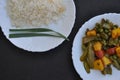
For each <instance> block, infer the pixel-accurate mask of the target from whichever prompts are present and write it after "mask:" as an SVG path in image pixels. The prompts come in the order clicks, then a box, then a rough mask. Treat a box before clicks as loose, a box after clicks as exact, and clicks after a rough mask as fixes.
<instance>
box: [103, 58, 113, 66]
mask: <svg viewBox="0 0 120 80" xmlns="http://www.w3.org/2000/svg"><path fill="white" fill-rule="evenodd" d="M102 61H103V64H104V66H107V65H109V64H111V61H110V59H109V58H107V57H106V56H104V57H103V58H102Z"/></svg>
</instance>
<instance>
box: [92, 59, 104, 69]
mask: <svg viewBox="0 0 120 80" xmlns="http://www.w3.org/2000/svg"><path fill="white" fill-rule="evenodd" d="M94 69H96V70H100V71H103V70H104V65H103V63H102V60H101V59H98V60H95V61H94Z"/></svg>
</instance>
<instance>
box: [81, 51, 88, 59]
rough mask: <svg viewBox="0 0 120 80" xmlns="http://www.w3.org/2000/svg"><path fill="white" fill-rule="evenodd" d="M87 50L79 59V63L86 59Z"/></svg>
mask: <svg viewBox="0 0 120 80" xmlns="http://www.w3.org/2000/svg"><path fill="white" fill-rule="evenodd" d="M87 54H88V53H87V50H86V51H84V52H83V54H82V56H81V57H80V61H84V60H86V59H87Z"/></svg>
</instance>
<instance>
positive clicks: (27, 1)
mask: <svg viewBox="0 0 120 80" xmlns="http://www.w3.org/2000/svg"><path fill="white" fill-rule="evenodd" d="M7 11H8V14H9V16H10V19H11V22H12V25H13V26H16V27H22V26H41V25H48V24H50V23H52V22H56V21H57V20H58V19H60V18H61V16H62V15H63V13H64V12H65V5H64V3H63V0H8V1H7Z"/></svg>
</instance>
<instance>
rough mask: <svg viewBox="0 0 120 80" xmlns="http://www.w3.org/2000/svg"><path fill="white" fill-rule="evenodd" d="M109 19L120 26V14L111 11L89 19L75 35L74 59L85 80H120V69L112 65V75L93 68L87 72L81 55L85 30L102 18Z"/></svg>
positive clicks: (75, 65)
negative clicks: (103, 73)
mask: <svg viewBox="0 0 120 80" xmlns="http://www.w3.org/2000/svg"><path fill="white" fill-rule="evenodd" d="M102 18H104V19H109V20H110V21H112V22H113V23H114V24H118V25H119V26H120V14H115V13H109V14H103V15H99V16H96V17H94V18H92V19H90V20H89V21H87V22H86V23H85V24H84V25H83V26H82V27H81V28H80V30H79V31H78V33H77V35H76V36H75V39H74V42H73V48H72V59H73V64H74V67H75V69H76V71H77V72H78V74H79V75H80V77H81V78H83V80H120V71H118V70H117V69H115V68H114V67H112V70H113V71H112V75H106V76H104V75H102V74H101V72H100V71H97V70H91V73H90V74H87V73H86V71H85V69H84V67H83V63H82V62H81V61H80V56H81V54H82V50H81V45H82V38H83V36H85V35H84V34H85V31H86V29H87V28H89V29H92V28H93V27H94V26H95V23H97V22H100V21H101V19H102Z"/></svg>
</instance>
